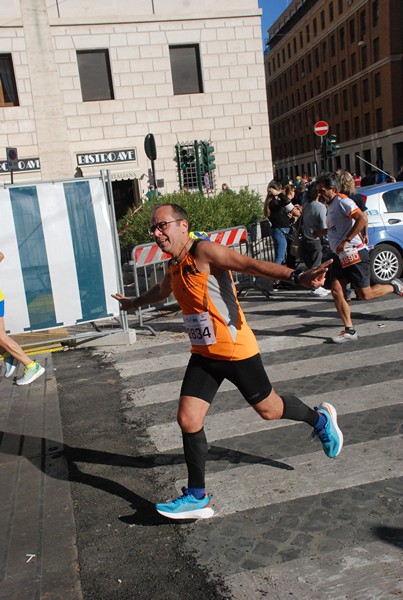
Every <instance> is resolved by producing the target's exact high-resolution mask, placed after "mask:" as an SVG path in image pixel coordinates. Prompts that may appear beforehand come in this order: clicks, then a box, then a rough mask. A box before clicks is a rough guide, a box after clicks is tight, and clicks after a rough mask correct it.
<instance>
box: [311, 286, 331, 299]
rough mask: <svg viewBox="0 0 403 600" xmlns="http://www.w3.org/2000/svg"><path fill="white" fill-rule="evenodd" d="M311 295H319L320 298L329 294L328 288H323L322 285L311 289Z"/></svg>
mask: <svg viewBox="0 0 403 600" xmlns="http://www.w3.org/2000/svg"><path fill="white" fill-rule="evenodd" d="M311 294H312V296H319V297H320V298H324V297H325V296H328V295H329V294H330V290H327V289H325V288H324V287H318V288H316V289H315V290H312V291H311Z"/></svg>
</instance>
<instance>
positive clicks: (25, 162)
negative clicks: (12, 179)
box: [0, 158, 41, 173]
mask: <svg viewBox="0 0 403 600" xmlns="http://www.w3.org/2000/svg"><path fill="white" fill-rule="evenodd" d="M40 169H41V161H40V160H39V158H23V159H18V163H17V168H16V169H13V171H14V172H16V171H20V172H21V171H40ZM9 172H10V168H9V166H8V161H7V160H2V161H0V173H9Z"/></svg>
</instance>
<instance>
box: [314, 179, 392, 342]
mask: <svg viewBox="0 0 403 600" xmlns="http://www.w3.org/2000/svg"><path fill="white" fill-rule="evenodd" d="M317 190H318V192H319V194H320V196H321V198H322V200H323V201H324V202H325V203H326V204H327V206H328V212H327V229H323V230H321V231H319V232H315V234H314V235H316V236H317V237H322V236H324V235H327V237H328V240H329V244H330V248H331V250H332V252H333V253H334V255H335V256H334V257H333V264H332V266H331V271H330V279H331V282H332V295H333V299H334V303H335V305H336V309H337V312H338V313H339V315H340V318H341V320H342V321H343V325H344V329H342V331H341V332H340V333H339V335H338V336H336V337H333V338H332V342H334V343H336V344H343V343H345V342H351V341H354V340H357V339H358V334H357V332H356V330H355V328H354V326H353V322H352V320H351V310H350V306H349V303H348V302H347V300H346V298H345V292H346V285H347V283H351V286H352V287H353V288H354V290H355V293H356V294H357V296H358V298H359V299H360V300H372V299H374V298H380V297H381V296H385V295H386V294H392V293H393V292H394V293H395V294H398V295H399V296H403V284H402V282H401V281H399V279H393V280H392V281H391V283H387V284H377V285H373V286H371V283H370V260H369V252H368V246H367V244H366V241H365V239H364V238H363V237H362V234H361V231H362V229H363V227H364V226H365V223H366V219H365V216H364V214H363V212H362V211H361V210H360V209H359V208H358V206H357V205H356V203H355V202H354V201H353V200H351V198H349V197H348V196H345V195H344V194H341V193H340V191H339V190H340V181H339V178H338V176H337V174H336V173H327V174H326V175H321V176H320V177H319V178H318V179H317Z"/></svg>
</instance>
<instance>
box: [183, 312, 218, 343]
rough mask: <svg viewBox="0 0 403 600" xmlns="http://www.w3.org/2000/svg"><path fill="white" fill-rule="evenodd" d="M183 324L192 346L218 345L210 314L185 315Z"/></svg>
mask: <svg viewBox="0 0 403 600" xmlns="http://www.w3.org/2000/svg"><path fill="white" fill-rule="evenodd" d="M183 322H184V324H185V327H186V331H187V333H188V336H189V340H190V343H191V344H192V346H211V344H215V343H216V337H215V333H214V329H213V324H212V322H211V318H210V315H209V313H208V312H202V313H196V314H194V315H183Z"/></svg>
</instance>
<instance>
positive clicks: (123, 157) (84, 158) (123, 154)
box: [77, 148, 136, 167]
mask: <svg viewBox="0 0 403 600" xmlns="http://www.w3.org/2000/svg"><path fill="white" fill-rule="evenodd" d="M131 160H136V152H135V150H134V148H132V149H130V150H107V151H106V152H90V153H88V154H77V164H78V166H79V167H82V166H85V165H102V164H109V163H117V162H128V161H131Z"/></svg>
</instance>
